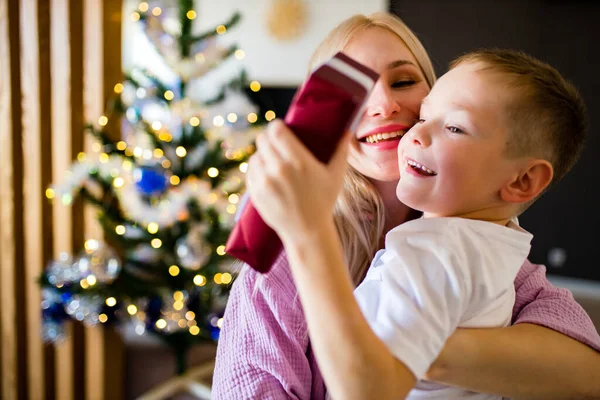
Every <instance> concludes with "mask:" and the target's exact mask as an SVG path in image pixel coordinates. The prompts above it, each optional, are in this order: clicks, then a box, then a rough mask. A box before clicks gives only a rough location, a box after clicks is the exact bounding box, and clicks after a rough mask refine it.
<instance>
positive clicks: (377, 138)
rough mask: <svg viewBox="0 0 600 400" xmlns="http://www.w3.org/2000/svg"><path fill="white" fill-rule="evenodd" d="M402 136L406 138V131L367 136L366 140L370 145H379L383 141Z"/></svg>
mask: <svg viewBox="0 0 600 400" xmlns="http://www.w3.org/2000/svg"><path fill="white" fill-rule="evenodd" d="M402 136H404V131H394V132H386V133H376V134H374V135H370V136H367V137H366V138H365V140H366V141H367V142H369V143H377V142H379V141H381V140H387V139H393V138H396V137H402Z"/></svg>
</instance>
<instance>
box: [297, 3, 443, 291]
mask: <svg viewBox="0 0 600 400" xmlns="http://www.w3.org/2000/svg"><path fill="white" fill-rule="evenodd" d="M374 27H379V28H383V29H386V30H387V31H389V32H391V33H393V34H395V35H396V36H398V38H399V39H400V40H402V41H403V42H404V44H406V47H408V49H409V50H410V52H411V53H412V54H413V56H414V57H415V59H416V60H417V64H418V66H419V68H420V70H421V72H422V74H423V76H424V77H425V80H426V81H427V83H428V84H429V87H430V88H431V87H432V86H433V84H434V83H435V79H436V78H435V72H434V69H433V65H432V63H431V60H430V59H429V56H428V55H427V52H426V51H425V48H424V47H423V44H422V43H421V42H420V41H419V39H417V37H416V35H415V34H414V33H413V32H412V31H411V30H410V29H409V28H408V27H407V26H406V25H405V24H404V22H402V20H400V18H398V17H396V16H395V15H392V14H389V13H383V12H379V13H374V14H371V15H369V16H365V15H354V16H352V17H350V18H348V19H346V20H345V21H343V22H342V23H340V24H339V25H338V26H336V27H335V28H334V29H333V30H332V31H331V32H330V33H329V34H328V35H327V37H326V38H325V39H324V40H323V41H322V42H321V44H320V45H319V46H318V47H317V49H316V50H315V52H314V53H313V56H312V57H311V60H310V63H309V71H312V70H313V69H315V68H316V67H317V66H319V65H320V64H322V63H323V62H325V61H326V60H327V59H329V58H330V57H332V56H333V55H334V54H335V53H337V52H338V51H343V50H344V48H346V46H347V45H348V43H349V42H350V41H351V40H352V38H353V37H355V36H356V35H357V34H359V33H361V32H363V31H364V30H366V29H368V28H374ZM334 219H335V224H336V227H337V230H338V234H339V236H340V240H341V242H342V248H343V249H344V258H345V261H346V264H347V265H348V269H349V271H350V275H351V277H352V280H353V282H354V284H355V285H358V284H359V283H360V282H361V281H362V280H363V278H364V277H365V274H366V272H367V270H368V268H369V265H370V262H371V260H372V259H373V256H374V255H375V252H376V251H377V249H378V248H379V241H380V239H381V237H382V236H383V233H384V232H383V230H384V222H385V206H384V204H383V200H382V199H381V196H380V195H379V193H378V192H377V190H376V189H375V188H374V187H373V185H372V184H371V182H369V180H368V179H367V178H366V177H365V176H363V175H362V174H360V173H359V172H358V171H356V170H355V169H353V168H352V167H350V168H349V170H348V173H347V174H346V176H345V177H344V185H343V188H342V192H341V193H340V195H339V196H338V199H337V202H336V205H335V209H334Z"/></svg>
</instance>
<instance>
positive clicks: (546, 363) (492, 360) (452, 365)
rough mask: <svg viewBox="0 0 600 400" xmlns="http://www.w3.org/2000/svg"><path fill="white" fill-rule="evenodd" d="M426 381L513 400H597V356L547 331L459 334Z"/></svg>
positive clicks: (526, 328) (528, 328) (528, 327)
mask: <svg viewBox="0 0 600 400" xmlns="http://www.w3.org/2000/svg"><path fill="white" fill-rule="evenodd" d="M427 379H430V380H434V381H438V382H441V383H446V384H450V385H455V386H460V387H463V388H467V389H471V390H474V391H478V392H487V393H497V394H500V395H502V396H506V397H511V398H513V399H528V400H531V399H540V400H553V399H556V400H567V399H578V400H583V399H598V398H600V353H598V352H596V351H595V350H593V349H592V348H590V347H588V346H586V345H584V344H582V343H580V342H578V341H576V340H574V339H571V338H569V337H567V336H564V335H563V334H561V333H558V332H555V331H553V330H551V329H548V328H544V327H540V326H537V325H532V324H519V325H515V326H512V327H509V328H502V329H458V330H457V331H456V333H455V334H454V335H452V336H451V337H450V339H448V341H447V342H446V346H445V347H444V350H443V351H442V353H441V354H440V357H439V358H438V359H437V360H436V361H435V363H434V364H433V365H432V367H431V368H430V370H429V371H428V373H427Z"/></svg>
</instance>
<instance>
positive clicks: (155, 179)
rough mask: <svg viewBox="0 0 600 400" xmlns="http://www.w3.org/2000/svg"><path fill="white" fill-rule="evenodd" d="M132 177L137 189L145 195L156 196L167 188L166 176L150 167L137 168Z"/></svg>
mask: <svg viewBox="0 0 600 400" xmlns="http://www.w3.org/2000/svg"><path fill="white" fill-rule="evenodd" d="M133 177H134V179H135V185H136V187H137V189H138V190H139V191H140V192H141V193H143V194H145V195H146V196H157V195H160V194H162V193H164V192H165V190H167V177H166V176H165V175H164V174H163V173H161V172H159V171H157V170H155V169H152V168H147V167H140V168H137V169H136V170H135V171H134V173H133Z"/></svg>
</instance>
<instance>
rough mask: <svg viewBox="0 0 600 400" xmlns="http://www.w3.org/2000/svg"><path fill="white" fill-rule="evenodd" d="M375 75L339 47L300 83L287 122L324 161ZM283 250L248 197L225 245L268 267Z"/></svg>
mask: <svg viewBox="0 0 600 400" xmlns="http://www.w3.org/2000/svg"><path fill="white" fill-rule="evenodd" d="M378 78H379V75H378V74H377V73H376V72H374V71H373V70H371V69H369V68H367V67H365V66H364V65H362V64H360V63H358V62H356V61H355V60H353V59H351V58H349V57H348V56H346V55H344V54H343V53H341V52H340V53H337V54H336V55H335V56H334V57H332V58H331V59H329V60H328V61H327V62H325V63H324V64H323V65H322V66H320V67H319V68H317V69H316V70H315V71H314V72H313V73H312V74H311V75H310V76H309V78H308V79H307V80H306V81H305V82H304V84H303V85H302V86H301V87H300V88H299V89H298V91H297V92H296V94H295V95H294V98H293V100H292V104H291V105H290V108H289V110H288V112H287V114H286V116H285V119H284V121H285V123H286V124H287V125H288V127H289V128H290V129H291V130H292V131H293V132H294V133H295V134H296V136H298V138H299V139H300V141H302V143H304V145H305V146H306V147H307V148H308V149H309V150H310V151H311V152H312V153H313V154H314V155H315V157H316V158H318V159H319V160H321V161H322V162H328V161H329V159H330V157H331V155H332V154H333V153H334V151H335V148H336V146H337V143H338V142H339V140H340V138H341V137H342V135H343V134H344V132H346V131H347V130H348V129H350V130H353V129H354V127H355V125H356V123H358V121H359V120H360V117H361V115H362V107H363V105H364V103H365V100H366V99H367V98H368V96H369V94H370V93H371V90H372V88H373V86H374V85H375V82H377V79H378ZM282 250H283V245H282V243H281V240H280V239H279V237H278V236H277V234H276V233H275V231H274V230H273V229H271V228H270V227H269V226H268V225H267V224H266V223H265V222H264V221H263V219H262V218H261V217H260V215H259V214H258V212H257V211H256V209H255V208H254V206H253V205H252V202H251V201H247V202H246V204H245V205H244V209H243V210H242V211H241V215H240V218H239V220H238V222H237V223H236V225H235V227H234V228H233V231H232V232H231V234H230V236H229V239H228V241H227V244H226V246H225V251H226V252H227V253H228V254H229V255H231V256H233V257H236V258H238V259H240V260H242V261H244V262H246V263H247V264H248V265H250V266H251V267H252V268H254V269H255V270H257V271H259V272H263V273H264V272H268V271H269V270H270V269H271V265H272V264H273V262H274V261H275V260H276V258H277V256H278V255H279V254H280V252H281V251H282Z"/></svg>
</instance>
